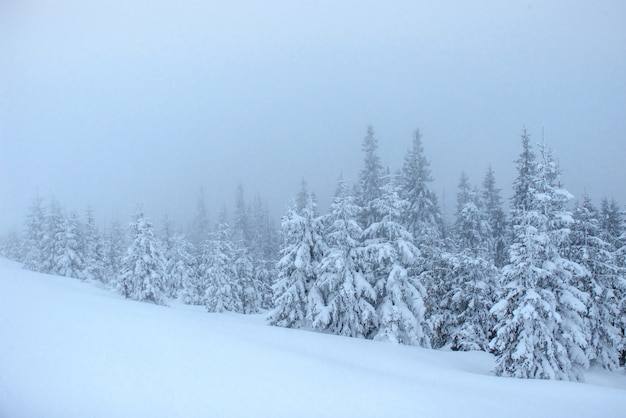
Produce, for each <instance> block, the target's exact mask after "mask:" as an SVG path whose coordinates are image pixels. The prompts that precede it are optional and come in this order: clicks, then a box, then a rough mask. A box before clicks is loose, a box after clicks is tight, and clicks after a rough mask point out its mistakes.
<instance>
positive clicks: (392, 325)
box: [363, 176, 430, 347]
mask: <svg viewBox="0 0 626 418" xmlns="http://www.w3.org/2000/svg"><path fill="white" fill-rule="evenodd" d="M406 206H408V202H407V201H406V200H404V199H402V198H400V196H399V194H398V187H397V186H396V182H395V181H394V178H393V177H391V176H390V177H389V180H388V181H387V182H386V184H385V185H384V186H383V189H382V196H381V197H379V198H377V199H375V200H374V201H373V202H372V207H373V208H374V210H375V211H376V213H377V214H379V216H380V219H379V220H378V221H377V222H374V223H372V224H371V225H370V226H369V227H368V228H367V229H365V230H364V231H363V236H364V238H365V242H364V245H365V252H366V253H367V256H366V257H367V260H368V264H369V266H370V268H371V269H372V271H371V275H372V276H371V277H372V279H373V288H374V291H375V292H376V296H377V298H376V313H377V328H376V329H375V330H374V331H373V333H372V337H373V338H374V339H376V340H383V341H391V342H395V343H402V344H410V345H419V346H422V347H429V346H430V341H429V338H428V334H427V331H426V329H425V328H426V324H425V321H424V311H425V306H424V297H425V292H426V290H425V288H424V286H423V285H422V284H421V283H420V281H419V279H418V277H417V276H416V275H414V272H415V270H414V269H413V268H414V266H415V265H416V264H418V262H419V257H420V252H419V250H418V248H417V247H416V246H415V245H414V244H413V242H412V241H413V238H412V236H411V234H410V233H409V232H408V231H407V230H406V228H405V227H404V226H403V225H402V223H401V220H402V215H403V213H405V210H406Z"/></svg>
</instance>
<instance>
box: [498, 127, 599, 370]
mask: <svg viewBox="0 0 626 418" xmlns="http://www.w3.org/2000/svg"><path fill="white" fill-rule="evenodd" d="M570 197H571V195H570V194H569V193H568V192H567V191H566V190H565V189H563V188H562V187H561V186H560V183H559V181H558V170H557V168H556V164H555V162H554V159H553V158H552V156H551V154H550V153H549V152H548V150H547V149H546V148H545V146H544V145H543V144H542V148H541V159H540V160H539V161H538V162H536V160H535V157H534V155H533V153H532V152H531V150H530V145H529V139H528V135H527V133H526V131H524V132H523V134H522V154H521V156H520V159H519V160H518V177H517V179H516V182H515V195H514V197H513V201H512V203H513V205H512V207H513V208H512V212H513V213H512V220H513V232H514V240H513V244H512V246H511V250H510V264H509V265H507V266H506V267H505V268H504V270H503V275H504V282H505V289H504V293H505V295H504V299H503V300H501V301H500V302H498V303H497V304H496V305H495V306H494V307H493V308H492V312H493V313H494V314H495V315H496V318H497V320H498V323H497V325H496V336H495V338H494V339H493V340H492V341H491V343H490V348H491V349H492V350H494V351H495V352H496V354H497V358H496V363H497V366H496V374H498V375H508V376H514V377H521V378H541V379H582V373H581V370H580V367H581V366H582V367H584V366H587V364H588V362H587V358H586V355H585V352H584V349H585V346H586V337H585V334H584V323H583V319H582V317H583V315H584V313H585V303H586V296H585V294H584V293H582V292H580V291H579V290H578V289H576V288H575V286H574V283H575V279H576V277H577V276H580V275H582V274H583V269H582V268H581V267H580V266H579V265H578V264H576V263H574V262H572V261H570V260H567V259H566V258H564V257H563V254H562V252H561V251H562V248H563V242H564V240H565V239H566V238H567V234H568V233H569V230H568V229H567V227H568V226H569V224H570V222H571V214H570V213H569V212H568V211H567V210H566V208H565V203H566V201H567V200H568V199H569V198H570Z"/></svg>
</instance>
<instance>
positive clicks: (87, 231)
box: [81, 206, 107, 283]
mask: <svg viewBox="0 0 626 418" xmlns="http://www.w3.org/2000/svg"><path fill="white" fill-rule="evenodd" d="M86 217H87V219H86V222H85V223H84V224H83V228H82V234H81V235H82V240H83V246H84V250H83V254H84V263H85V268H84V277H85V279H89V280H99V281H101V282H103V283H106V282H107V280H106V279H105V274H106V268H105V259H106V256H105V247H104V243H103V242H102V237H101V236H100V233H99V232H98V228H97V226H96V218H95V216H94V211H93V208H92V207H91V206H88V207H87V212H86Z"/></svg>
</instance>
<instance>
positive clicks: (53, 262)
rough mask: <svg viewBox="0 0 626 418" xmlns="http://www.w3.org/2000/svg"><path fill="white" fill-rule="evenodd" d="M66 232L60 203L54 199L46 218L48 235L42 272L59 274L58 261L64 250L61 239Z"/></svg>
mask: <svg viewBox="0 0 626 418" xmlns="http://www.w3.org/2000/svg"><path fill="white" fill-rule="evenodd" d="M64 232H65V215H64V214H63V208H62V207H61V205H60V203H59V202H58V201H57V200H56V199H54V198H52V199H51V201H50V203H49V205H48V214H47V216H46V233H45V236H44V248H43V265H42V269H41V271H42V272H43V273H48V274H59V270H58V265H57V260H58V258H59V256H60V255H61V254H60V251H61V249H62V247H61V245H60V242H59V239H60V238H61V237H62V236H63V234H64Z"/></svg>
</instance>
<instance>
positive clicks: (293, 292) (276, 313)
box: [268, 193, 324, 328]
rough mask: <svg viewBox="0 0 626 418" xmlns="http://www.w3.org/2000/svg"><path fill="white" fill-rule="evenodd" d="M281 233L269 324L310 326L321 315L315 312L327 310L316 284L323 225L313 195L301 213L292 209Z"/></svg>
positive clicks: (295, 207)
mask: <svg viewBox="0 0 626 418" xmlns="http://www.w3.org/2000/svg"><path fill="white" fill-rule="evenodd" d="M281 229H282V234H283V240H284V243H283V246H282V248H281V249H280V256H281V258H280V260H279V261H278V264H277V266H276V269H277V271H278V280H277V282H276V284H275V285H274V287H273V293H274V309H273V310H272V311H271V312H270V313H269V315H268V321H269V323H270V324H271V325H278V326H282V327H289V328H295V327H306V326H310V324H311V322H312V320H313V318H315V317H316V316H317V314H318V312H317V311H316V310H317V309H318V308H320V307H322V306H324V300H323V296H322V295H321V291H320V290H319V288H318V283H317V270H318V264H319V262H320V260H321V258H322V256H323V254H324V242H323V237H322V223H321V219H320V218H319V217H318V216H317V203H316V201H315V198H314V196H313V194H312V193H309V194H308V196H307V199H306V204H305V206H304V208H303V209H302V210H298V207H297V204H296V202H293V203H292V204H291V205H290V206H289V208H288V209H287V214H286V215H285V216H284V217H283V220H282V223H281Z"/></svg>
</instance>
